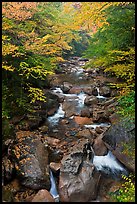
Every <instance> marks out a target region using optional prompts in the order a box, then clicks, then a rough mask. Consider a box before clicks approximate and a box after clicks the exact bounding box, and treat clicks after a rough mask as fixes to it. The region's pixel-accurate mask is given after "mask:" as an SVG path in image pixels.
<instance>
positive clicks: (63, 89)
mask: <svg viewBox="0 0 137 204" xmlns="http://www.w3.org/2000/svg"><path fill="white" fill-rule="evenodd" d="M61 88H62V91H63V92H64V93H68V91H69V90H70V89H71V88H72V84H70V83H69V82H64V83H63V86H62V87H61Z"/></svg>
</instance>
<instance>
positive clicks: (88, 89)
mask: <svg viewBox="0 0 137 204" xmlns="http://www.w3.org/2000/svg"><path fill="white" fill-rule="evenodd" d="M92 89H93V88H92V87H84V88H83V91H84V93H86V94H88V95H92Z"/></svg>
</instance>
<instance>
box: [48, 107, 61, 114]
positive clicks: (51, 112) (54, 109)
mask: <svg viewBox="0 0 137 204" xmlns="http://www.w3.org/2000/svg"><path fill="white" fill-rule="evenodd" d="M58 108H59V107H54V108H52V109H50V110H49V111H48V112H47V116H52V115H54V114H55V113H56V112H57V110H58Z"/></svg>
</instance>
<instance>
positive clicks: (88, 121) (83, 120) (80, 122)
mask: <svg viewBox="0 0 137 204" xmlns="http://www.w3.org/2000/svg"><path fill="white" fill-rule="evenodd" d="M74 120H75V122H76V123H77V124H78V125H86V124H92V123H93V121H92V119H91V118H88V117H80V116H74Z"/></svg>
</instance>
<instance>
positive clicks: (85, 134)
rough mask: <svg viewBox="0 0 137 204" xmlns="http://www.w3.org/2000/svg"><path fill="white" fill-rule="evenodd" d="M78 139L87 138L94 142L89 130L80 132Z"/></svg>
mask: <svg viewBox="0 0 137 204" xmlns="http://www.w3.org/2000/svg"><path fill="white" fill-rule="evenodd" d="M77 137H78V138H87V139H89V141H90V142H91V143H92V142H93V135H92V134H91V132H90V130H89V129H84V130H80V131H79V132H78V133H77Z"/></svg>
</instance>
